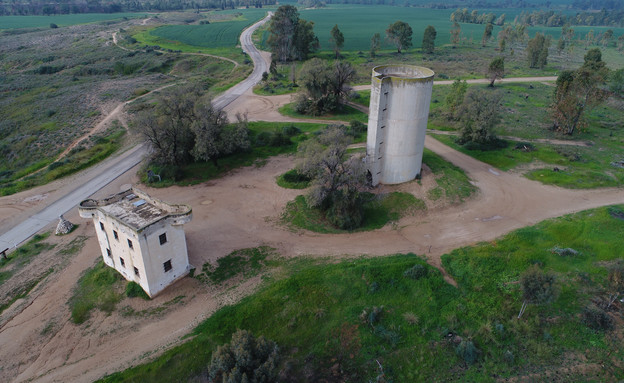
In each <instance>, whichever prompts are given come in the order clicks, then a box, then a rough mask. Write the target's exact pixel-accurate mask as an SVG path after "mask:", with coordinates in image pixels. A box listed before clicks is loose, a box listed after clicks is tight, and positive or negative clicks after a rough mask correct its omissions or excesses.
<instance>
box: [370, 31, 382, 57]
mask: <svg viewBox="0 0 624 383" xmlns="http://www.w3.org/2000/svg"><path fill="white" fill-rule="evenodd" d="M380 46H381V35H380V34H379V33H375V34H374V35H373V37H372V38H371V47H370V56H371V57H375V56H376V55H377V51H378V50H379V47H380Z"/></svg>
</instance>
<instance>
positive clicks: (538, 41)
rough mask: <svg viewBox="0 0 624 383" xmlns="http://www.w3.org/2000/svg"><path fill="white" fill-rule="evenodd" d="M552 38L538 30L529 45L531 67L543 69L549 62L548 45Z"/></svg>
mask: <svg viewBox="0 0 624 383" xmlns="http://www.w3.org/2000/svg"><path fill="white" fill-rule="evenodd" d="M549 46H550V39H549V38H546V37H545V36H544V35H543V34H541V33H539V32H537V33H536V34H535V37H534V38H532V39H531V40H529V43H528V45H527V49H526V52H527V60H528V62H529V67H530V68H539V69H542V68H544V67H545V66H546V64H547V63H548V47H549Z"/></svg>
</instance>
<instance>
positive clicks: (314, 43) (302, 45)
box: [292, 19, 319, 60]
mask: <svg viewBox="0 0 624 383" xmlns="http://www.w3.org/2000/svg"><path fill="white" fill-rule="evenodd" d="M318 49H319V41H318V38H317V37H316V35H315V34H314V23H313V22H312V21H306V20H303V19H299V23H298V25H297V29H296V30H295V46H294V52H293V55H292V57H293V59H295V60H305V59H307V58H308V55H309V54H310V53H312V52H314V51H316V50H318Z"/></svg>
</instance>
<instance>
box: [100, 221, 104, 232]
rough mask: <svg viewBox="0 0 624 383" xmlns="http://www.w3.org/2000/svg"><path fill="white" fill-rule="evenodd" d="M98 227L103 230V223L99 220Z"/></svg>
mask: <svg viewBox="0 0 624 383" xmlns="http://www.w3.org/2000/svg"><path fill="white" fill-rule="evenodd" d="M100 229H102V231H104V224H103V223H102V222H100Z"/></svg>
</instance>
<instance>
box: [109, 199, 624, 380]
mask: <svg viewBox="0 0 624 383" xmlns="http://www.w3.org/2000/svg"><path fill="white" fill-rule="evenodd" d="M618 212H620V213H622V214H617V213H618ZM622 216H624V210H623V208H622V206H620V207H612V208H600V209H596V210H591V211H585V212H581V213H578V214H573V215H568V216H564V217H561V218H557V219H552V220H548V221H545V222H542V223H540V224H538V225H536V226H532V227H527V228H524V229H521V230H517V231H515V232H512V233H510V234H509V235H507V236H505V237H503V238H500V239H498V240H496V241H493V242H491V243H483V244H480V245H477V246H474V247H466V248H461V249H458V250H455V251H453V252H451V253H450V254H448V255H445V256H443V264H444V265H445V267H446V268H447V271H448V272H449V274H450V275H451V276H452V277H453V278H454V279H455V280H456V281H457V282H458V287H457V288H455V287H452V286H451V285H449V284H447V283H446V282H444V280H443V278H442V275H441V273H440V272H439V271H438V270H436V269H433V268H431V267H430V266H428V265H427V264H426V263H425V261H424V260H423V259H422V258H421V257H419V256H416V255H414V254H405V255H393V256H387V257H380V258H374V259H369V258H358V259H348V260H344V261H341V262H338V263H336V262H335V259H327V260H318V259H317V260H310V259H305V258H302V259H296V260H291V261H288V262H285V263H284V265H283V270H284V273H283V277H279V276H277V277H274V278H273V279H272V280H269V281H268V282H267V283H266V284H265V285H264V287H263V288H262V289H261V290H260V291H259V292H257V293H255V294H254V295H252V296H249V297H247V298H244V299H243V300H242V301H241V302H240V303H238V304H235V305H233V306H227V307H224V308H222V309H221V310H219V311H218V312H216V313H215V314H214V315H212V316H211V317H210V318H208V319H207V320H205V321H204V322H203V323H202V324H200V325H199V326H198V327H197V328H196V329H195V330H193V331H192V333H191V334H190V335H191V336H192V338H191V339H189V340H188V341H187V342H186V343H184V344H182V345H180V346H178V347H175V348H173V349H171V350H169V351H166V352H165V353H164V354H163V355H162V356H160V357H158V358H156V359H155V360H154V361H153V362H151V363H148V364H144V365H139V366H137V367H134V368H131V369H128V370H126V371H123V372H119V373H115V374H113V375H110V376H108V377H106V378H104V379H102V380H101V381H103V382H131V381H151V382H167V381H174V380H175V381H187V380H189V379H200V378H199V377H201V376H203V375H204V374H205V373H206V368H207V366H208V364H209V361H210V355H211V353H212V352H213V351H214V350H215V349H216V347H217V346H218V345H221V344H224V343H226V342H229V341H230V338H231V335H232V333H233V332H235V331H236V330H237V329H245V330H248V331H250V332H252V333H253V334H254V335H256V336H260V335H263V336H265V337H267V338H270V339H273V340H275V341H276V342H277V343H278V345H279V346H280V349H281V350H282V355H283V358H284V365H286V364H288V365H289V367H288V368H287V369H286V370H285V374H286V376H289V377H294V379H295V380H296V381H300V382H314V381H321V380H323V379H328V378H331V377H332V376H333V377H334V378H336V376H335V375H333V374H338V378H340V379H342V380H349V381H358V382H360V381H361V382H364V381H371V380H372V381H374V380H375V378H376V377H377V376H378V375H379V373H380V371H379V367H378V363H380V364H381V365H382V366H383V371H384V373H385V374H386V375H385V378H386V380H387V381H395V382H412V381H451V380H455V381H474V382H493V381H500V380H505V379H507V378H511V377H518V376H519V377H521V378H522V377H524V378H526V379H531V380H533V381H552V380H555V381H579V380H583V381H618V380H620V379H622V378H624V372H623V371H624V370H623V369H622V360H624V347H623V346H624V344H623V341H622V339H621V338H620V337H618V336H616V334H617V333H618V332H619V331H621V327H620V326H622V317H621V315H622V313H621V311H619V309H617V310H613V311H611V312H609V313H607V315H609V316H610V317H612V318H614V319H616V321H615V323H616V326H617V327H616V329H615V330H612V331H606V332H604V331H600V330H593V329H591V328H589V327H588V326H587V325H586V324H585V323H584V322H583V321H582V319H581V316H580V315H579V314H580V312H581V311H582V309H583V308H584V307H585V306H586V305H588V304H590V301H592V300H599V299H600V298H601V297H603V296H604V294H605V291H606V290H605V289H606V286H607V268H608V267H609V266H610V265H613V264H614V262H616V261H617V260H618V259H620V258H621V256H622V253H621V249H622V248H624V221H623V220H622V219H621V217H622ZM556 246H559V247H571V248H574V249H575V250H577V251H578V254H577V255H573V256H562V255H558V254H557V253H555V252H553V251H552V249H553V248H555V247H556ZM533 265H538V267H540V268H541V269H543V270H546V271H549V272H552V273H554V274H555V277H556V285H557V288H558V290H559V294H558V295H557V298H556V299H555V300H554V301H553V302H552V304H550V305H544V306H538V305H532V304H530V305H529V306H528V308H527V310H526V312H525V314H524V315H523V317H522V319H517V315H518V310H519V309H520V306H521V305H522V298H521V293H520V287H519V284H518V282H517V281H518V280H519V276H520V275H521V274H522V273H523V272H524V271H525V270H526V269H527V268H529V267H531V266H533ZM618 307H620V306H618ZM618 318H619V319H618ZM466 351H470V352H466ZM473 357H474V364H471V363H470V362H469V361H473V359H472V358H473ZM336 364H337V365H338V368H336V367H334V368H332V366H336Z"/></svg>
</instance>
